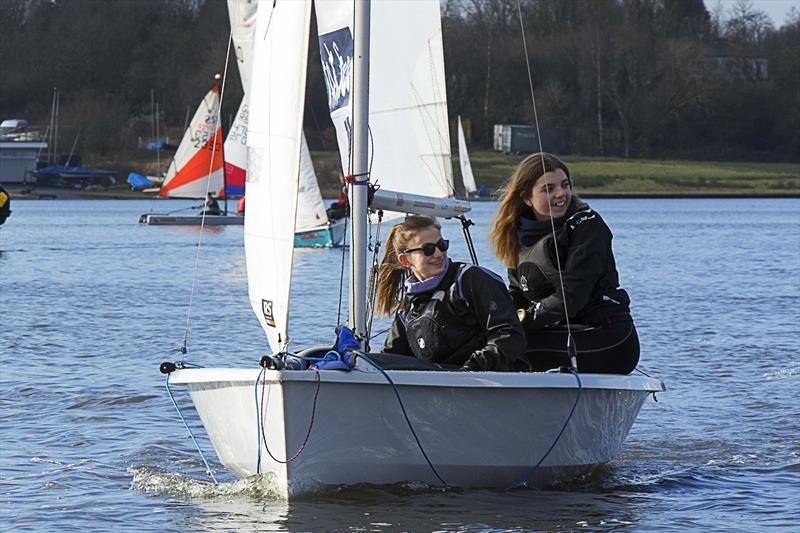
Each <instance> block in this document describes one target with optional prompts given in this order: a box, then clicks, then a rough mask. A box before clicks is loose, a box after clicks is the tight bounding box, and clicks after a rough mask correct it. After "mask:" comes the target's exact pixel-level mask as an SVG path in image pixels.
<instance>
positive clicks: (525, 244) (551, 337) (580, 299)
mask: <svg viewBox="0 0 800 533" xmlns="http://www.w3.org/2000/svg"><path fill="white" fill-rule="evenodd" d="M553 222H554V224H555V226H556V238H555V243H556V245H555V246H554V245H553V243H554V239H553V235H552V231H551V228H550V221H549V220H548V221H539V220H534V219H532V218H528V217H520V229H519V231H518V234H517V236H518V238H519V243H520V251H519V258H518V266H517V268H516V269H509V272H508V277H509V284H510V289H511V295H512V298H513V299H514V302H515V304H516V305H517V307H518V308H520V309H525V310H526V312H525V317H524V319H523V325H524V327H525V331H526V334H527V337H528V351H527V352H526V357H527V358H528V360H529V361H530V362H531V364H532V365H533V367H534V369H535V370H548V369H550V368H554V367H558V366H569V357H568V355H567V352H566V346H567V329H566V321H565V320H564V318H565V303H566V310H567V312H568V313H569V322H570V326H571V329H572V336H573V339H574V341H575V346H576V348H577V352H578V370H579V371H580V372H594V373H613V374H627V373H629V372H631V371H632V370H633V369H634V368H635V367H636V364H637V363H638V361H639V337H638V335H637V333H636V328H635V326H634V324H633V319H632V318H631V315H630V307H629V306H630V298H629V296H628V293H627V292H626V291H625V290H624V289H622V288H620V286H619V275H618V274H617V268H616V264H615V262H614V254H613V252H612V249H611V240H612V238H613V236H612V234H611V230H609V228H608V226H607V225H606V223H605V222H604V221H603V219H602V218H601V217H600V215H599V214H597V212H595V211H593V210H592V209H589V208H588V207H586V208H584V209H580V210H578V209H576V208H575V207H571V208H570V210H568V212H567V214H566V215H565V216H564V217H563V218H561V219H558V220H555V221H553ZM556 250H557V253H558V258H559V259H560V263H561V269H562V276H561V277H562V278H563V292H562V289H561V280H560V278H559V274H558V263H557V261H556Z"/></svg>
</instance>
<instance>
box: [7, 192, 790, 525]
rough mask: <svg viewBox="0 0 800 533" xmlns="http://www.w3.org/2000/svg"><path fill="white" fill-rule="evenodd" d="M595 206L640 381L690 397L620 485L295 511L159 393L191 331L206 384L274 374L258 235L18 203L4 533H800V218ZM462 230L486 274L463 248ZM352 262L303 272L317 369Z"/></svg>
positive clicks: (10, 268) (710, 208)
mask: <svg viewBox="0 0 800 533" xmlns="http://www.w3.org/2000/svg"><path fill="white" fill-rule="evenodd" d="M590 203H591V204H592V206H593V207H595V208H596V209H597V210H598V211H599V212H600V213H601V214H602V215H603V216H604V218H605V219H606V220H607V222H608V223H609V225H610V226H611V228H612V230H613V231H614V234H615V239H614V247H615V253H616V258H617V264H618V267H619V271H620V276H621V280H622V283H623V286H625V288H627V289H628V291H629V292H630V294H631V296H632V299H633V306H632V307H633V312H634V316H635V318H636V322H637V325H638V328H639V335H640V337H641V341H642V359H641V366H640V368H641V369H643V370H644V371H646V372H647V373H648V374H650V375H654V376H657V377H659V378H661V379H663V380H664V381H665V382H666V384H667V387H668V390H667V392H665V393H663V394H659V395H658V400H659V401H658V403H655V402H653V401H652V400H648V401H647V402H646V403H645V405H644V407H643V409H642V412H641V414H640V416H639V418H638V420H637V422H636V424H635V425H634V427H633V430H632V431H631V433H630V435H629V436H628V439H627V441H626V444H625V446H624V448H623V450H622V452H621V453H620V454H619V455H618V456H617V458H616V459H615V460H614V461H613V462H612V463H610V464H608V465H606V466H603V467H602V468H600V469H599V470H597V471H596V472H594V473H593V474H592V475H591V476H589V477H588V478H586V479H584V480H581V481H578V482H575V483H571V484H569V485H563V486H557V487H553V488H550V489H547V490H540V491H537V490H519V491H514V492H511V493H504V492H499V491H488V490H466V491H458V490H450V491H442V490H438V489H435V488H426V487H416V486H415V487H409V486H398V487H391V488H359V489H348V490H342V491H333V492H330V493H326V494H320V495H316V496H314V497H311V498H309V499H307V500H304V501H301V502H298V503H292V504H287V503H285V502H280V501H276V500H274V499H272V498H271V497H270V496H269V491H268V488H267V487H264V486H263V485H262V484H261V483H259V482H258V480H244V481H236V480H235V479H234V478H233V477H232V476H231V475H230V474H228V473H227V472H226V471H225V470H224V469H223V467H222V466H221V465H220V464H219V463H218V462H217V461H216V457H215V455H214V452H213V450H212V449H211V447H210V444H209V442H208V440H207V439H206V438H205V434H204V432H203V430H202V427H200V425H199V422H198V419H197V416H196V413H195V412H194V411H193V409H192V408H191V402H190V401H189V400H188V395H187V394H186V393H185V391H184V390H182V389H180V388H176V393H177V396H178V398H179V403H180V404H181V406H182V408H183V411H184V413H185V414H186V415H187V416H188V417H189V419H190V420H191V423H192V426H193V427H194V428H195V432H196V434H197V435H198V437H199V440H200V443H201V445H202V446H203V447H204V449H205V450H206V452H207V455H208V457H209V458H210V459H212V466H213V467H214V469H215V471H216V472H217V475H218V477H219V478H221V481H222V483H221V484H220V485H218V486H214V485H213V484H211V483H210V482H209V481H208V477H207V476H206V474H205V472H204V468H203V465H202V462H201V461H200V459H199V458H198V455H197V453H196V451H195V450H194V448H193V445H192V443H191V441H190V439H189V438H188V437H187V434H186V432H185V429H184V427H183V426H182V425H181V423H180V420H179V419H178V417H177V415H176V413H175V411H174V409H173V407H172V405H171V403H170V401H169V398H168V396H167V394H166V392H165V389H164V381H163V376H162V375H161V374H159V372H158V365H159V363H161V362H162V361H165V360H177V359H178V358H179V354H178V353H177V349H178V348H179V347H180V345H181V344H182V342H183V338H184V332H185V331H186V325H187V322H188V325H189V327H188V339H189V354H188V360H190V361H193V362H196V363H199V364H203V365H206V366H209V365H247V366H253V367H255V366H256V365H257V362H258V360H259V358H260V356H261V355H262V354H264V353H266V352H267V351H268V349H267V347H266V341H265V339H264V336H263V334H262V332H261V330H260V328H259V326H258V323H257V320H256V318H255V315H254V314H253V312H252V310H251V309H250V306H249V303H248V300H247V280H246V274H245V266H244V265H245V263H244V251H243V246H242V228H241V227H225V228H219V229H216V228H215V229H211V230H207V231H205V232H203V234H202V243H201V246H200V248H199V253H198V247H197V244H198V241H199V240H200V237H201V234H200V232H199V231H198V229H196V228H169V227H148V226H141V225H139V224H137V219H138V216H139V215H140V214H141V213H143V212H147V211H148V210H150V209H152V208H153V207H154V206H155V207H156V208H157V209H158V210H159V211H161V212H163V211H166V210H170V209H178V208H181V207H185V206H187V205H189V204H188V203H187V202H181V201H162V202H158V203H155V204H154V203H153V202H151V201H121V200H120V201H101V200H94V201H80V200H73V201H59V200H54V201H16V202H14V204H13V206H12V208H13V210H14V213H13V215H12V216H11V217H10V218H9V220H8V221H7V222H6V224H5V225H4V226H3V227H2V228H0V250H3V252H2V255H0V388H1V390H0V530H2V531H11V530H14V531H45V530H59V531H62V530H115V531H116V530H120V531H121V530H127V531H213V530H223V531H233V530H259V531H337V532H340V531H471V532H478V531H481V532H483V531H491V532H499V531H536V530H549V531H556V530H572V531H575V530H591V531H606V530H640V531H644V530H671V531H684V530H702V531H705V530H716V531H720V530H740V531H753V530H756V529H771V530H774V531H789V530H793V531H797V530H798V528H800V401H799V400H798V397H799V396H800V200H798V199H737V200H722V199H719V200H697V199H691V200H690V199H687V200H680V199H669V200H667V199H664V200H660V199H658V200H655V199H654V200H611V199H604V200H594V201H591V202H590ZM495 209H496V204H494V203H489V204H476V205H475V211H474V212H473V214H472V218H473V219H474V220H475V222H477V226H476V228H474V238H475V242H476V244H477V246H478V249H479V258H480V260H481V264H482V265H484V266H488V267H490V268H493V269H495V270H498V271H499V270H501V269H500V265H499V263H498V262H497V261H495V260H494V259H493V258H492V257H491V253H490V251H489V247H488V242H487V238H486V234H487V229H488V222H489V221H490V220H491V217H492V215H493V213H494V211H495ZM444 227H445V229H444V231H445V234H446V236H447V237H449V238H450V239H451V242H452V243H453V247H452V253H451V256H452V257H454V258H457V259H466V257H467V255H466V253H465V247H464V245H463V243H462V241H463V239H462V238H461V237H460V228H459V226H457V225H455V224H452V223H450V222H446V223H445V225H444ZM383 234H384V235H385V234H386V228H384V231H383ZM341 254H342V252H341V250H299V251H298V253H297V254H296V260H295V264H296V267H295V276H296V278H295V279H296V284H295V287H294V288H293V294H294V300H293V301H294V302H295V304H294V305H295V306H294V308H293V311H292V323H291V326H290V332H291V334H292V338H293V339H294V341H295V346H303V345H305V344H308V343H314V344H318V343H320V342H330V341H332V339H333V332H332V328H333V326H334V325H335V324H336V322H337V301H338V282H339V274H340V265H341V257H342V256H341ZM195 264H197V267H196V268H195ZM192 287H194V291H193V292H192ZM190 296H191V300H192V305H191V315H190V316H189V313H188V303H189V300H190ZM385 323H386V322H385V321H383V322H378V323H376V324H375V327H374V330H375V331H379V330H381V329H382V328H383V327H385ZM379 342H381V339H378V340H376V341H375V343H374V345H378V343H379ZM312 437H313V436H312Z"/></svg>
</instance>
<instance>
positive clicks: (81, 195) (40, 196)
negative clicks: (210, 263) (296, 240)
mask: <svg viewBox="0 0 800 533" xmlns="http://www.w3.org/2000/svg"><path fill="white" fill-rule="evenodd" d="M4 187H5V188H6V190H7V191H8V193H9V195H10V196H11V199H12V201H22V200H168V199H169V198H158V197H156V196H154V195H152V194H145V193H142V192H138V191H131V190H124V189H109V190H105V191H89V190H85V189H61V188H56V187H47V188H40V189H36V190H32V191H26V190H25V189H24V188H22V187H15V186H14V185H4ZM337 194H338V192H337V193H330V191H328V194H323V198H325V199H332V198H334V197H335V196H336V195H337ZM577 194H578V196H580V197H581V198H587V199H591V198H614V199H626V198H629V199H632V200H635V199H653V198H664V199H678V198H697V199H701V198H732V199H733V198H800V191H797V192H795V191H787V192H775V193H746V192H730V193H728V192H713V191H709V192H698V191H687V192H684V193H661V192H651V193H648V192H639V191H637V192H631V193H626V192H613V193H612V192H592V191H588V192H581V191H578V192H577ZM494 201H498V200H497V199H495V200H494Z"/></svg>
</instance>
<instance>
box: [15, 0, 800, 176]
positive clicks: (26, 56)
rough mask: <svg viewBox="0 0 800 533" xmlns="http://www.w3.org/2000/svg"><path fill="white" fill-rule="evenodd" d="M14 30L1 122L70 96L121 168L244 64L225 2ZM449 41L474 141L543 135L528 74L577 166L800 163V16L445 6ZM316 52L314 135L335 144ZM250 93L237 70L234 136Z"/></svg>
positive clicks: (232, 85)
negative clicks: (581, 159)
mask: <svg viewBox="0 0 800 533" xmlns="http://www.w3.org/2000/svg"><path fill="white" fill-rule="evenodd" d="M312 24H313V21H312ZM0 25H1V26H2V33H3V39H0V77H1V78H2V79H1V80H0V117H2V118H27V119H28V120H29V122H31V123H35V124H46V123H47V121H48V116H49V113H50V105H51V100H52V93H53V88H54V87H57V88H58V90H59V92H60V94H61V104H60V117H59V121H60V124H63V125H65V126H66V125H68V126H69V127H71V129H72V131H73V133H74V135H75V136H78V135H80V150H81V151H83V152H84V153H90V154H97V155H99V156H106V157H109V158H113V157H114V155H115V154H130V153H132V151H133V149H135V148H136V141H137V139H139V138H147V137H149V136H150V135H151V134H152V129H153V127H152V124H153V114H152V110H153V106H152V102H153V101H154V100H155V101H156V102H158V108H159V117H158V118H159V124H160V127H161V131H162V132H163V131H165V130H166V131H168V132H171V133H172V139H173V142H174V140H176V138H177V137H180V135H181V130H182V128H183V127H184V124H185V121H186V115H187V109H191V112H193V111H194V107H195V106H196V105H197V103H198V102H199V101H200V98H202V96H203V95H204V94H205V92H206V91H207V90H208V89H209V88H210V86H211V83H212V80H213V75H214V74H215V73H217V72H223V70H224V68H225V64H226V53H229V54H231V55H230V56H229V57H231V58H232V51H229V50H228V46H227V41H228V37H229V32H230V28H229V23H228V16H227V8H226V5H225V2H224V1H222V0H112V1H106V0H3V1H2V2H0ZM523 28H524V33H523ZM442 32H443V38H444V53H445V69H446V76H447V94H448V103H449V112H450V113H451V118H454V117H455V116H456V115H461V116H462V117H464V118H465V119H467V120H468V124H470V126H471V127H469V128H468V129H469V137H470V144H471V145H472V146H475V147H491V145H492V142H493V126H494V124H533V123H534V120H535V118H536V117H535V116H534V106H533V102H532V99H531V90H530V84H529V76H528V68H527V65H528V64H529V65H530V72H531V78H532V81H533V86H534V91H533V93H534V95H535V103H536V106H535V108H536V111H537V114H538V121H539V124H540V126H541V127H543V128H551V127H558V128H567V129H568V130H569V138H570V151H571V152H572V153H578V154H584V155H602V156H613V157H651V158H685V159H722V160H772V161H798V160H800V53H799V52H798V50H800V13H798V12H797V10H795V11H793V12H792V13H791V14H790V16H789V18H788V20H787V21H785V22H784V23H783V25H781V26H780V27H778V28H776V27H774V26H773V24H772V22H771V21H770V20H769V18H768V17H767V16H766V14H764V13H763V12H760V11H758V10H757V9H755V8H754V7H753V4H752V2H750V1H749V0H737V2H735V3H734V4H732V5H729V7H728V8H727V9H725V8H723V7H722V5H721V4H717V6H716V8H712V10H711V11H709V10H708V9H707V8H706V6H705V4H704V2H703V1H702V0H519V2H518V1H517V0H442ZM523 36H524V39H523ZM310 39H311V41H312V42H311V46H310V50H311V57H310V58H309V73H308V99H307V104H306V112H305V128H306V132H307V137H308V139H309V143H310V144H311V145H312V148H313V147H317V148H319V147H326V148H330V147H332V143H333V142H334V136H333V134H332V131H331V123H330V119H329V117H328V111H327V102H326V98H325V91H324V88H323V85H324V81H323V78H322V74H321V68H320V61H319V54H318V51H317V45H316V44H315V41H316V37H315V27H312V34H311V36H310ZM523 42H524V43H525V45H523ZM398 53H400V51H398ZM241 95H242V90H241V85H240V82H239V78H238V72H237V70H236V68H235V62H234V61H233V60H231V61H230V62H229V68H228V71H227V83H226V86H225V98H224V108H223V121H224V123H225V122H228V121H230V120H231V118H232V117H233V115H234V113H235V112H236V108H237V106H238V103H239V99H240V98H241ZM78 132H79V133H78ZM451 138H453V139H455V136H454V135H452V136H451Z"/></svg>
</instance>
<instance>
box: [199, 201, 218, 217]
mask: <svg viewBox="0 0 800 533" xmlns="http://www.w3.org/2000/svg"><path fill="white" fill-rule="evenodd" d="M203 207H204V208H205V211H203V213H204V214H206V215H219V214H222V211H221V210H220V208H219V202H217V199H216V198H208V199H207V200H206V203H205V205H204V206H203Z"/></svg>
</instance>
